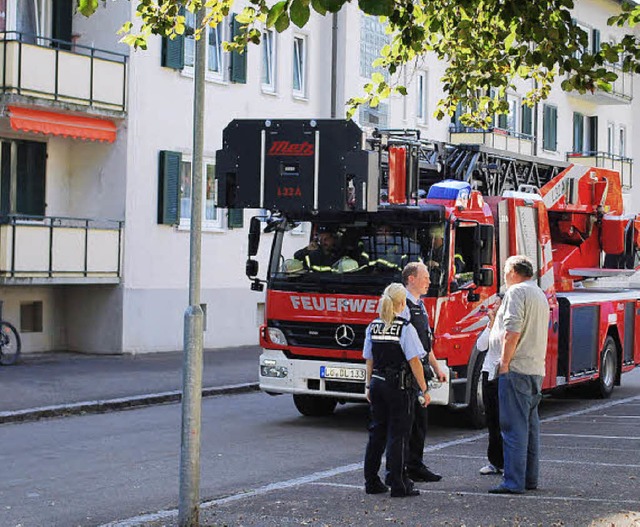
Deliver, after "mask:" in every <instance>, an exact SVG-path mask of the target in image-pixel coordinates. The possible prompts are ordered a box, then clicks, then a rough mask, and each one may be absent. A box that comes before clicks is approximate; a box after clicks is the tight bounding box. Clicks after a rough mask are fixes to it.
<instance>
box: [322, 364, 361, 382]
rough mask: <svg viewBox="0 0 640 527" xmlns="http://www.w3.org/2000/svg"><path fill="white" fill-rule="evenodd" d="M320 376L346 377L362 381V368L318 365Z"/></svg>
mask: <svg viewBox="0 0 640 527" xmlns="http://www.w3.org/2000/svg"><path fill="white" fill-rule="evenodd" d="M320 377H322V378H323V379H347V380H351V381H364V379H365V371H364V368H339V367H335V366H320Z"/></svg>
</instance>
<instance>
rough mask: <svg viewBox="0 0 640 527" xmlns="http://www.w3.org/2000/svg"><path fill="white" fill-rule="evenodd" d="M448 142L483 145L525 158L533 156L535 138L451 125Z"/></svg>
mask: <svg viewBox="0 0 640 527" xmlns="http://www.w3.org/2000/svg"><path fill="white" fill-rule="evenodd" d="M449 141H450V142H451V143H454V144H472V145H485V146H489V147H491V148H495V149H497V150H506V151H508V152H514V153H517V154H524V155H527V156H532V155H534V145H535V137H534V136H533V135H528V134H522V133H519V132H513V131H511V130H503V129H502V128H497V127H494V128H489V129H487V130H481V129H478V128H467V127H464V126H459V125H452V126H451V127H450V128H449Z"/></svg>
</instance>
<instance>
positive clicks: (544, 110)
mask: <svg viewBox="0 0 640 527" xmlns="http://www.w3.org/2000/svg"><path fill="white" fill-rule="evenodd" d="M547 108H549V109H550V110H553V111H554V112H555V120H554V122H553V123H552V124H553V128H554V136H553V138H554V140H555V141H554V142H555V145H554V146H553V148H547V137H546V133H545V132H546V120H547V115H546V114H547ZM542 149H543V150H545V151H547V152H557V151H558V107H557V106H555V105H553V104H543V105H542Z"/></svg>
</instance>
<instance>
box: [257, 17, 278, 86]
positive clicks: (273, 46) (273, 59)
mask: <svg viewBox="0 0 640 527" xmlns="http://www.w3.org/2000/svg"><path fill="white" fill-rule="evenodd" d="M267 35H269V37H267ZM267 43H268V47H269V50H268V52H267ZM261 45H262V50H261V51H262V53H261V56H262V61H261V64H262V71H261V78H260V86H261V88H262V91H263V92H265V93H270V94H274V93H276V92H277V75H278V68H277V65H278V34H277V33H276V32H275V31H274V30H273V29H268V28H265V29H263V31H262V43H261ZM265 54H267V55H265ZM265 68H268V69H269V71H270V80H269V82H265V81H264V77H265Z"/></svg>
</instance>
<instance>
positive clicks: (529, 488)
mask: <svg viewBox="0 0 640 527" xmlns="http://www.w3.org/2000/svg"><path fill="white" fill-rule="evenodd" d="M525 489H527V490H538V485H526V486H525Z"/></svg>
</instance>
